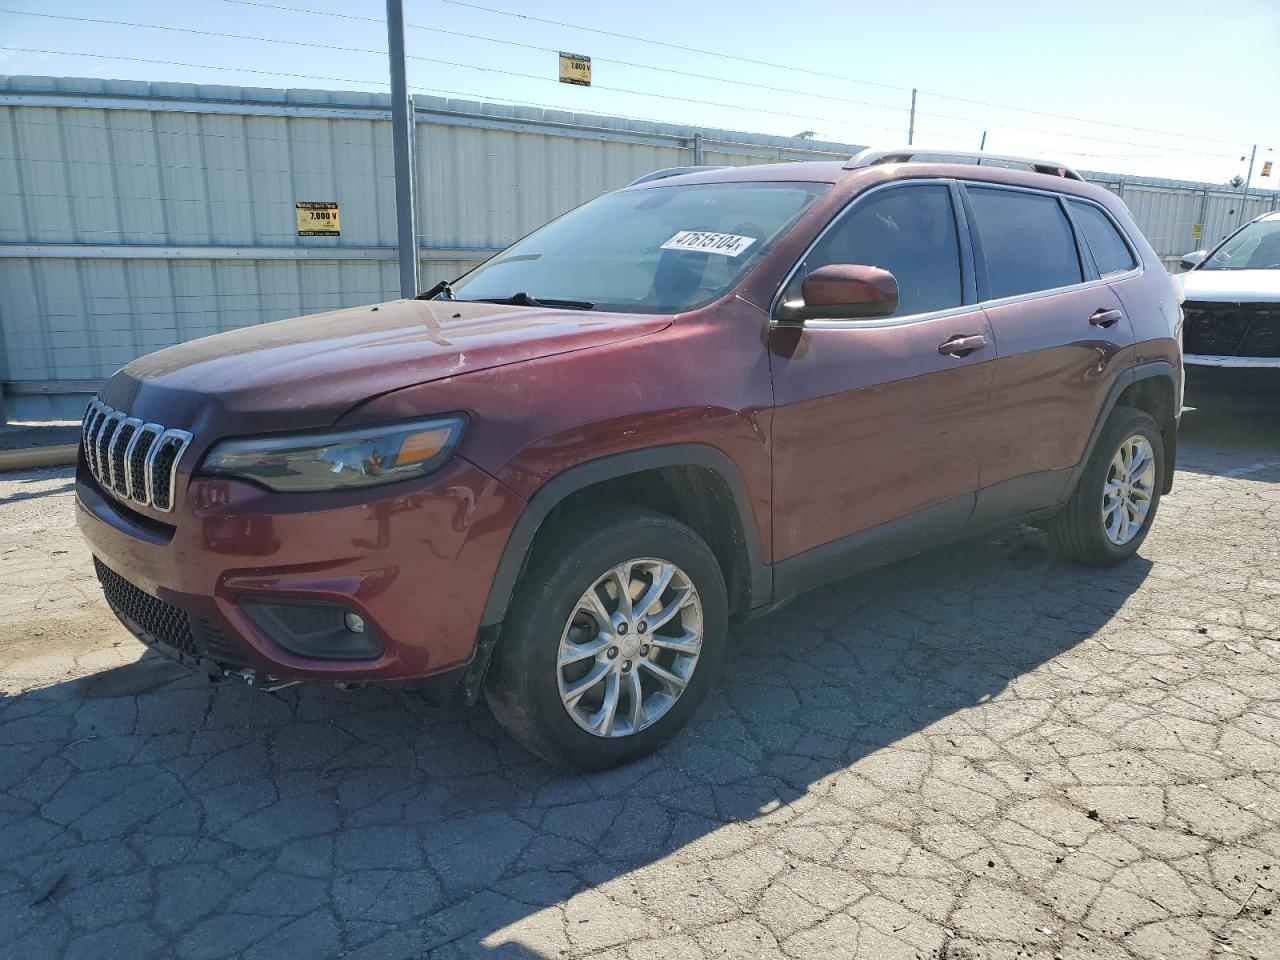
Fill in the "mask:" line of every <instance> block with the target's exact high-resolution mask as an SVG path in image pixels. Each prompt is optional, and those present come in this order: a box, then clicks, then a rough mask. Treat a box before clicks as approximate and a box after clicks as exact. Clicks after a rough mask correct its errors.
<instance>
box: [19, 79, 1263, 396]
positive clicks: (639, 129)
mask: <svg viewBox="0 0 1280 960" xmlns="http://www.w3.org/2000/svg"><path fill="white" fill-rule="evenodd" d="M416 104H417V178H418V189H417V198H418V204H419V221H418V223H419V228H420V231H421V233H420V236H419V245H420V248H421V257H422V262H423V280H424V283H427V284H432V283H435V282H436V281H437V280H439V279H442V278H445V277H453V276H456V275H457V274H459V273H461V272H462V271H463V270H465V269H466V268H467V267H469V266H470V265H472V264H474V263H477V262H479V260H481V259H483V258H484V257H486V256H488V255H489V254H490V253H491V252H492V251H494V250H496V249H500V248H502V247H503V246H505V245H507V244H508V243H510V242H511V241H512V240H514V239H516V238H518V237H520V236H522V235H524V234H525V233H528V232H529V231H530V230H533V229H534V228H536V227H538V226H539V225H541V224H542V223H545V222H546V221H547V220H550V219H551V218H552V217H554V216H557V215H558V214H560V213H562V212H564V211H565V210H567V209H569V208H571V207H573V206H575V205H577V204H579V203H582V202H583V201H585V200H588V199H590V198H591V197H594V196H597V195H598V194H600V193H603V192H605V191H607V190H611V189H615V188H617V187H619V186H622V185H624V184H626V183H627V182H629V181H630V180H633V179H635V178H636V177H638V176H640V175H642V174H644V173H647V172H649V171H651V170H654V169H657V168H660V167H668V166H677V165H681V164H688V163H693V162H695V157H697V158H699V159H700V160H701V162H703V163H707V164H747V163H762V162H774V161H778V160H798V159H834V158H839V157H846V156H848V155H849V154H851V153H854V152H856V151H857V150H859V149H861V148H860V147H859V146H857V145H854V144H836V143H814V142H812V141H804V140H792V139H788V138H780V137H769V136H763V135H758V134H747V133H740V132H731V131H723V130H695V129H694V128H691V127H682V126H677V125H669V124H659V123H654V122H649V121H640V120H633V119H625V118H618V117H600V116H594V115H583V114H576V113H571V112H567V111H552V110H541V109H537V108H512V107H505V106H497V105H494V104H484V103H474V102H468V101H458V100H445V99H441V98H434V97H418V98H416ZM389 147H390V123H389V106H388V100H387V98H386V97H385V96H382V95H377V94H363V93H340V92H332V91H287V90H266V89H244V88H238V87H207V86H196V85H190V84H149V83H140V82H133V81H100V80H76V79H57V78H47V77H8V78H6V77H0V380H2V381H5V382H7V383H9V385H10V390H9V392H10V394H11V395H10V396H9V398H8V401H7V402H8V413H9V416H10V417H11V418H12V419H38V418H45V417H77V416H79V413H80V410H81V408H82V405H83V403H84V397H83V392H84V391H86V390H90V389H92V387H93V385H94V384H95V383H96V382H97V381H100V380H101V379H102V378H104V377H106V376H107V375H109V374H110V373H111V372H112V371H113V370H114V369H116V368H117V367H119V366H120V365H122V364H124V363H126V362H128V361H129V360H130V359H132V358H133V357H135V356H138V355H140V354H143V353H147V352H150V351H152V350H156V349H159V348H161V347H164V346H167V345H170V344H173V343H178V342H180V341H183V340H188V339H191V338H194V337H200V336H205V335H208V334H211V333H216V332H218V331H221V330H228V329H232V328H235V327H240V326H245V325H248V324H254V323H261V322H264V321H268V320H275V319H280V318H282V317H288V316H295V315H298V314H304V313H314V312H318V311H321V310H327V309H332V308H335V307H340V306H350V305H354V304H359V303H367V302H371V301H376V300H382V299H387V298H389V297H392V296H395V294H396V291H397V288H398V282H397V273H396V263H395V257H396V251H395V247H394V244H395V236H396V225H395V204H394V185H393V181H392V177H391V164H390V162H389ZM1091 179H1096V180H1097V181H1098V182H1100V183H1103V184H1104V185H1107V186H1108V187H1109V188H1111V189H1113V190H1115V191H1116V192H1117V193H1120V194H1121V195H1122V196H1123V197H1124V198H1125V200H1126V201H1127V202H1128V203H1129V205H1130V207H1131V208H1132V209H1133V210H1134V214H1135V216H1136V217H1137V219H1138V222H1139V223H1140V224H1141V225H1142V227H1143V229H1144V230H1145V231H1146V232H1147V234H1148V236H1149V237H1150V238H1151V240H1152V243H1153V244H1154V245H1155V246H1156V248H1157V250H1158V251H1159V252H1160V253H1161V254H1167V255H1176V254H1180V253H1182V252H1184V251H1185V250H1186V249H1190V248H1191V247H1192V246H1195V243H1194V241H1192V240H1191V225H1192V224H1194V223H1204V224H1205V238H1206V241H1208V240H1211V239H1213V238H1216V237H1218V236H1220V235H1222V234H1224V233H1225V232H1227V231H1228V230H1229V229H1231V228H1232V227H1233V226H1234V224H1235V223H1236V222H1237V220H1238V219H1239V212H1240V208H1239V197H1238V195H1232V194H1229V193H1226V192H1223V191H1222V190H1221V189H1220V188H1219V189H1214V190H1211V191H1210V192H1209V193H1208V194H1206V192H1205V189H1204V185H1201V184H1189V183H1180V182H1174V181H1157V180H1148V179H1145V178H1132V177H1131V178H1126V179H1123V180H1122V179H1121V178H1118V177H1116V176H1115V175H1106V174H1098V175H1096V176H1095V175H1091ZM305 200H326V201H328V200H336V201H337V202H338V203H339V204H340V208H341V215H342V234H341V236H340V237H299V236H298V235H297V233H296V228H295V220H294V203H295V202H296V201H305ZM1275 205H1276V202H1275V197H1274V195H1273V196H1271V197H1267V198H1261V197H1259V198H1251V200H1250V203H1249V209H1250V213H1249V215H1250V216H1251V215H1253V213H1260V212H1262V211H1263V210H1265V209H1270V208H1272V207H1273V206H1275ZM77 391H78V392H77Z"/></svg>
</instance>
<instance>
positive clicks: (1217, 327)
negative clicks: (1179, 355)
mask: <svg viewBox="0 0 1280 960" xmlns="http://www.w3.org/2000/svg"><path fill="white" fill-rule="evenodd" d="M1182 310H1183V323H1182V349H1183V352H1184V353H1190V354H1198V355H1200V356H1211V357H1260V358H1266V359H1272V358H1276V357H1280V304H1276V303H1191V302H1188V303H1185V304H1183V307H1182Z"/></svg>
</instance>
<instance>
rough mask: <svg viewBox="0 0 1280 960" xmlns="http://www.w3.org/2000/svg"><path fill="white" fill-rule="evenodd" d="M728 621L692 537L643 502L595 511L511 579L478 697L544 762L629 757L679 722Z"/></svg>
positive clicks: (717, 653)
mask: <svg viewBox="0 0 1280 960" xmlns="http://www.w3.org/2000/svg"><path fill="white" fill-rule="evenodd" d="M624 579H625V580H626V582H627V583H628V585H629V588H630V589H629V594H628V595H629V596H631V602H630V603H626V602H624V600H623V597H622V595H621V590H620V584H621V583H622V582H623V580H624ZM664 582H665V585H664ZM593 595H594V597H595V599H596V601H599V602H594V601H593V600H592V599H591V598H592V596H593ZM650 597H652V598H653V599H652V601H651V602H650V603H647V604H644V605H643V608H641V607H642V605H641V602H640V601H644V600H646V599H648V598H650ZM664 616H669V619H666V620H664V619H663V617H664ZM727 623H728V600H727V594H726V591H725V585H724V578H723V576H722V575H721V572H720V566H719V564H718V563H717V561H716V558H715V555H714V554H713V553H712V552H711V550H710V548H709V547H708V546H707V545H706V543H705V542H704V541H703V540H702V539H701V538H700V537H699V536H698V535H697V534H696V533H694V532H693V531H692V530H691V529H690V528H689V527H687V526H686V525H684V524H683V523H680V522H679V521H677V520H675V519H673V518H671V517H668V516H665V515H663V514H660V513H654V512H651V511H648V510H641V509H638V508H634V507H627V506H620V507H619V506H610V507H605V508H599V509H594V510H591V511H590V512H587V513H584V514H582V515H580V516H578V517H576V518H573V519H572V520H570V521H569V522H567V523H563V524H561V526H560V527H559V529H558V530H557V531H554V532H552V533H551V534H550V543H549V545H548V547H547V548H546V549H545V550H543V551H541V553H540V555H538V556H537V557H535V558H534V560H533V562H532V564H531V565H530V567H529V569H528V570H527V571H526V573H525V574H524V576H523V577H522V578H521V580H520V582H519V583H518V584H517V586H516V593H515V597H514V598H513V600H512V603H511V607H510V609H509V611H508V613H507V616H506V618H505V620H504V622H503V626H502V632H501V634H500V636H499V639H498V644H497V647H496V648H495V650H494V655H493V662H492V665H491V666H490V669H489V674H488V677H487V679H486V681H485V699H486V700H487V701H488V704H489V708H490V710H491V711H492V712H493V715H494V717H495V718H496V719H497V720H498V722H499V723H501V724H502V726H503V727H505V728H506V729H507V731H508V732H509V733H510V734H511V735H512V736H513V737H514V738H515V739H516V740H518V741H519V742H520V743H521V744H523V745H524V746H525V747H527V748H528V749H529V750H531V751H532V752H534V753H536V754H537V755H538V756H540V757H542V758H543V759H545V760H548V761H550V762H552V763H555V764H560V765H567V766H572V767H576V768H579V769H586V770H602V769H606V768H608V767H614V766H618V765H620V764H624V763H629V762H631V761H633V760H636V759H639V758H640V757H643V756H645V755H647V754H649V753H651V752H653V751H654V750H655V749H657V747H658V746H660V745H661V744H662V743H663V742H665V741H666V740H668V739H670V738H671V737H672V736H674V735H675V734H676V733H677V732H678V731H679V730H680V729H681V728H682V727H683V726H684V725H685V723H686V722H688V720H689V717H690V716H691V715H692V714H693V712H694V710H695V709H696V708H697V706H698V704H699V703H700V702H701V701H702V699H703V697H705V696H706V693H707V690H708V689H709V688H710V686H711V683H712V681H713V679H714V678H715V675H716V674H717V673H718V668H719V665H720V660H721V658H722V656H723V652H724V644H725V631H726V627H727ZM651 624H652V625H651ZM695 634H696V642H695ZM581 689H585V692H580V691H581ZM637 691H638V694H637ZM637 703H639V704H640V707H639V708H638V709H637V707H636V704H637ZM611 704H612V711H613V712H612V714H611V713H610V705H611Z"/></svg>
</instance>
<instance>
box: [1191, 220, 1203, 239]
mask: <svg viewBox="0 0 1280 960" xmlns="http://www.w3.org/2000/svg"><path fill="white" fill-rule="evenodd" d="M1203 236H1204V224H1203V223H1197V224H1194V225H1193V226H1192V227H1191V239H1192V240H1199V239H1201V238H1202V237H1203Z"/></svg>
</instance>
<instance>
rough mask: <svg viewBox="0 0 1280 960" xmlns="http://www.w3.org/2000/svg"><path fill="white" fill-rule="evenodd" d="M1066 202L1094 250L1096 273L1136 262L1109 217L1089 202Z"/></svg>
mask: <svg viewBox="0 0 1280 960" xmlns="http://www.w3.org/2000/svg"><path fill="white" fill-rule="evenodd" d="M1068 202H1069V203H1070V204H1071V211H1072V212H1073V213H1074V214H1075V215H1076V222H1077V223H1078V224H1080V232H1081V233H1083V234H1084V239H1085V243H1087V244H1088V245H1089V252H1090V253H1092V254H1093V260H1094V263H1096V264H1097V265H1098V273H1099V274H1101V275H1102V276H1104V277H1109V276H1111V275H1112V274H1116V273H1124V272H1125V271H1126V270H1132V269H1133V268H1134V267H1135V266H1137V264H1136V263H1134V260H1133V253H1132V252H1131V251H1130V250H1129V247H1128V246H1127V245H1126V244H1125V242H1124V238H1123V237H1122V236H1120V231H1119V230H1117V229H1116V225H1115V224H1114V223H1112V222H1111V218H1110V217H1108V216H1107V215H1106V214H1105V213H1103V212H1102V211H1101V210H1099V209H1098V208H1097V207H1095V206H1094V205H1093V204H1091V203H1081V202H1079V201H1078V200H1070V201H1068Z"/></svg>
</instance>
